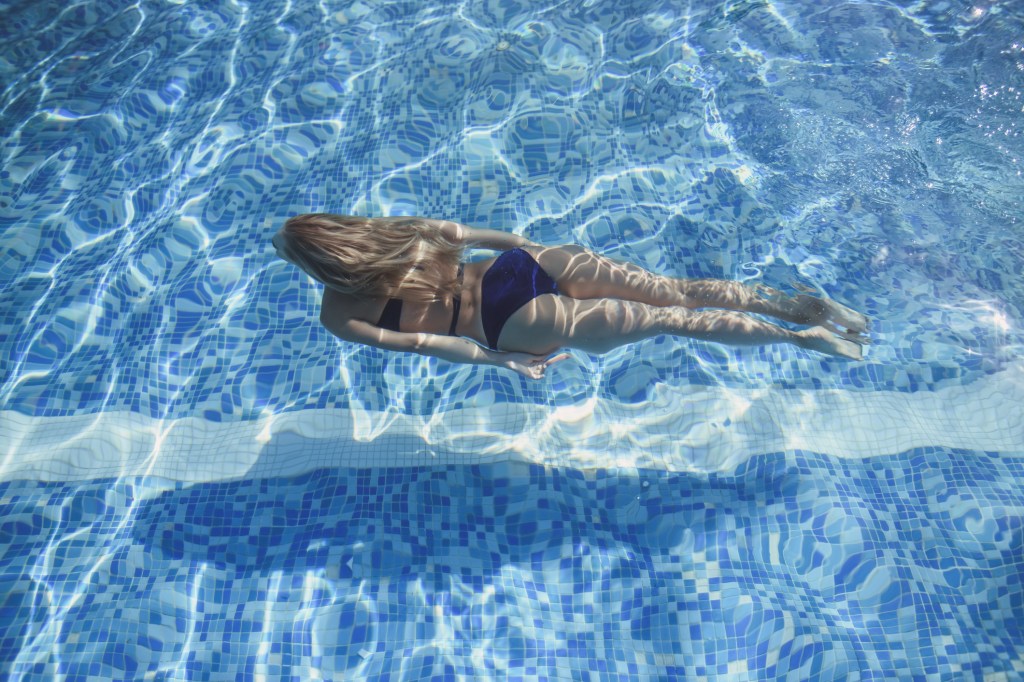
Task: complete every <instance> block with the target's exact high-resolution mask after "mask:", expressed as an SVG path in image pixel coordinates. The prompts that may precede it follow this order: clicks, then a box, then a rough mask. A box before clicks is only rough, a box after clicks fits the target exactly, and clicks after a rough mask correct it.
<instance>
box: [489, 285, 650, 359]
mask: <svg viewBox="0 0 1024 682" xmlns="http://www.w3.org/2000/svg"><path fill="white" fill-rule="evenodd" d="M659 310H660V309H659V308H657V307H653V306H649V305H647V304H644V303H638V302H636V301H623V300H618V299H588V300H579V299H575V298H571V297H569V296H558V295H555V294H544V295H542V296H538V297H537V298H535V299H533V300H532V301H530V302H529V303H527V304H526V305H524V306H523V307H521V308H520V309H519V310H517V311H516V312H514V313H512V315H511V317H509V318H508V321H507V322H505V326H504V327H503V328H502V330H501V334H500V335H499V336H498V350H503V351H519V352H523V353H534V354H537V355H543V354H545V353H552V352H554V351H556V350H558V349H559V348H579V349H581V350H586V351H590V352H595V353H603V352H606V351H608V350H610V349H612V348H615V347H616V346H620V345H623V344H625V343H630V342H632V341H637V340H639V339H642V338H647V337H649V336H652V335H654V334H657V333H659V332H660V330H661V329H662V328H663V327H664V326H665V325H664V316H663V315H659V312H658V311H659Z"/></svg>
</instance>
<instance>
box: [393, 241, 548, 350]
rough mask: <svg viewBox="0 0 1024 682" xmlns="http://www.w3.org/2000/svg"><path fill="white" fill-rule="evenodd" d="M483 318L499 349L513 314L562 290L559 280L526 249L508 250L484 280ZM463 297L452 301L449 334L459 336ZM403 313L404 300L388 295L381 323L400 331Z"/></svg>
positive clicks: (490, 338)
mask: <svg viewBox="0 0 1024 682" xmlns="http://www.w3.org/2000/svg"><path fill="white" fill-rule="evenodd" d="M461 287H462V265H459V288H460V289H461ZM480 293H481V298H482V299H483V300H482V301H481V306H480V308H481V309H480V321H481V322H482V323H483V327H484V336H485V337H486V338H487V346H488V347H489V348H491V349H492V350H498V337H499V336H501V330H502V329H503V328H504V327H505V323H506V322H508V318H510V317H512V314H513V313H514V312H516V311H517V310H519V309H520V308H522V307H523V306H524V305H526V304H527V303H529V302H530V301H532V300H533V299H535V298H537V297H538V296H542V295H544V294H558V284H556V283H555V280H553V279H551V276H550V275H548V273H546V272H544V270H543V269H542V268H541V267H540V265H538V263H537V261H535V260H534V259H533V256H531V255H530V254H529V253H528V252H526V251H524V250H523V249H519V248H516V249H511V250H509V251H506V252H504V253H503V254H501V255H500V256H498V258H497V259H495V261H494V263H492V264H491V267H489V268H487V272H485V273H484V276H483V280H482V281H481V283H480ZM461 306H462V298H461V297H460V296H456V297H455V299H454V301H453V305H452V308H453V309H452V323H451V326H450V327H449V329H448V335H449V336H455V335H456V334H455V325H456V323H457V322H458V320H459V309H460V308H461ZM401 315H402V300H401V299H398V298H392V299H388V302H387V305H385V306H384V312H383V313H382V314H381V316H380V321H378V322H377V326H378V327H383V328H384V329H390V330H392V331H398V320H399V318H400V317H401Z"/></svg>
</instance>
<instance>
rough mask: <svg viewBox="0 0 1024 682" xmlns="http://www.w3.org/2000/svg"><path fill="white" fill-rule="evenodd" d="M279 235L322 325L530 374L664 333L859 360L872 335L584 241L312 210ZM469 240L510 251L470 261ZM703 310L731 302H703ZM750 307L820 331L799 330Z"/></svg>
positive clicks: (856, 317) (827, 313) (363, 338)
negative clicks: (617, 256)
mask: <svg viewBox="0 0 1024 682" xmlns="http://www.w3.org/2000/svg"><path fill="white" fill-rule="evenodd" d="M272 241H273V244H274V247H275V248H276V249H277V253H278V255H279V256H281V257H282V258H284V259H285V260H287V261H289V262H291V263H293V264H295V265H297V266H298V267H300V268H302V269H303V270H304V271H306V272H307V273H308V274H309V275H310V276H312V277H313V278H314V279H316V280H318V281H320V282H321V283H322V284H323V285H324V296H323V302H322V305H321V309H320V321H321V322H322V323H323V325H324V326H325V327H327V329H328V330H330V331H331V333H333V334H334V335H335V336H337V337H339V338H341V339H344V340H346V341H356V342H359V343H365V344H369V345H371V346H376V347H377V348H385V349H387V350H401V351H413V352H416V353H420V354H423V355H432V356H434V357H438V358H443V359H445V360H449V361H451V362H470V363H478V364H489V365H496V366H499V367H507V368H509V369H513V370H515V371H517V372H519V373H520V374H522V375H524V376H527V377H531V378H534V379H539V378H541V377H543V376H544V372H545V370H546V369H547V368H548V367H549V366H551V365H552V364H553V363H555V362H558V361H559V360H563V359H565V358H566V357H568V355H566V354H561V355H557V356H555V357H551V356H552V354H553V353H554V352H555V351H557V350H558V349H560V348H567V347H568V348H579V349H581V350H584V351H588V352H591V353H603V352H605V351H608V350H610V349H612V348H615V347H616V346H621V345H624V344H627V343H631V342H633V341H639V340H641V339H646V338H649V337H652V336H656V335H658V334H675V335H677V336H689V337H692V338H696V339H703V340H706V341H716V342H718V343H725V344H732V345H761V344H770V343H792V344H794V345H797V346H800V347H801V348H807V349H810V350H816V351H819V352H822V353H828V354H830V355H836V356H840V357H846V358H851V359H854V360H859V359H860V358H861V345H862V344H864V343H866V342H867V339H866V338H865V337H864V336H863V333H864V332H865V330H866V329H867V323H868V320H867V318H866V317H865V316H863V315H861V314H860V313H857V312H855V311H853V310H850V309H849V308H847V307H845V306H842V305H839V304H838V303H836V302H834V301H830V300H824V299H818V298H814V297H812V296H804V295H800V296H795V297H790V296H785V295H783V294H781V293H779V292H777V291H774V290H772V289H767V288H761V289H753V288H750V287H747V286H745V285H743V284H740V283H739V282H731V281H726V280H714V279H698V280H686V279H675V278H672V277H664V276H660V275H655V274H653V273H651V272H648V271H646V270H644V269H642V268H639V267H637V266H635V265H631V264H629V263H622V262H618V261H614V260H610V259H608V258H605V257H603V256H599V255H597V254H595V253H592V252H590V251H588V250H586V249H584V248H582V247H579V246H555V247H545V246H541V245H539V244H534V243H532V242H530V241H528V240H526V239H524V238H522V237H519V236H517V235H514V234H509V233H506V232H499V231H497V230H487V229H476V228H472V227H467V226H465V225H460V224H458V223H454V222H446V221H441V220H430V219H426V218H412V217H400V218H358V217H351V216H340V215H332V214H328V213H312V214H307V215H300V216H296V217H294V218H291V219H289V220H288V221H287V222H286V223H285V225H284V227H282V228H281V230H279V231H278V232H277V234H275V235H274V237H273V240H272ZM467 247H469V248H472V247H478V248H487V249H494V250H499V251H503V252H504V253H502V254H501V255H500V256H498V257H497V258H491V259H488V260H481V261H477V262H473V263H462V262H461V261H462V255H463V251H464V249H465V248H467ZM707 307H710V308H725V309H726V310H706V311H700V312H697V311H696V310H695V309H697V308H707ZM744 312H749V313H760V314H762V315H770V316H772V317H776V318H779V319H781V320H785V321H787V322H793V323H796V324H803V325H811V328H809V329H804V330H801V331H790V330H788V329H783V328H782V327H779V326H777V325H774V324H771V323H769V322H765V321H762V320H759V319H755V318H753V317H750V316H749V315H744V314H743V313H744ZM463 337H465V338H463ZM469 339H472V341H470V340H469ZM473 341H475V342H476V343H473Z"/></svg>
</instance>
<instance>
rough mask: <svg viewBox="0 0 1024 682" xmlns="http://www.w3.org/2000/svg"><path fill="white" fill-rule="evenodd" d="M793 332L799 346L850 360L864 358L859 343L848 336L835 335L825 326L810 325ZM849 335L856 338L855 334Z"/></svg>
mask: <svg viewBox="0 0 1024 682" xmlns="http://www.w3.org/2000/svg"><path fill="white" fill-rule="evenodd" d="M795 334H796V335H797V338H798V339H799V341H797V343H798V344H799V346H800V347H801V348H806V349H807V350H816V351H818V352H819V353H826V354H827V355H834V356H836V357H840V358H849V359H850V360H862V359H863V358H864V354H863V353H862V352H861V344H860V343H858V342H856V341H853V340H850V338H844V337H841V336H836V335H835V334H833V333H832V332H831V331H830V330H828V329H827V328H825V327H811V328H810V329H804V330H802V331H798V332H795ZM851 336H852V337H853V338H856V336H855V335H851Z"/></svg>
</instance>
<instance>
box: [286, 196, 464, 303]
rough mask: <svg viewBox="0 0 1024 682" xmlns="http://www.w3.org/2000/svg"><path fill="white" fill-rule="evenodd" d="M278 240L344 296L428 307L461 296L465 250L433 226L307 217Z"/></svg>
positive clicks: (290, 224)
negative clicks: (460, 274)
mask: <svg viewBox="0 0 1024 682" xmlns="http://www.w3.org/2000/svg"><path fill="white" fill-rule="evenodd" d="M278 234H279V235H280V236H281V250H282V251H283V252H284V254H285V256H287V258H288V259H289V260H291V261H292V262H294V263H295V264H296V265H298V266H299V267H300V268H302V269H303V270H305V271H306V272H307V273H308V274H309V275H310V276H312V277H313V278H315V279H317V280H319V281H320V282H321V283H322V284H323V285H324V286H326V287H329V288H331V289H334V290H335V291H338V292H341V293H343V294H349V295H357V296H388V297H392V298H403V299H407V300H410V301H421V302H424V303H426V302H431V301H439V300H446V299H448V298H450V297H452V296H454V295H456V294H457V293H458V283H457V281H456V277H455V273H456V268H457V266H458V264H459V261H460V260H462V252H463V247H462V245H461V244H457V243H455V242H453V241H451V240H450V239H448V237H447V236H445V234H444V233H443V232H441V229H440V227H439V226H438V225H437V223H435V222H434V221H425V220H422V219H419V218H362V217H357V216H344V215H335V214H333V213H307V214H305V215H299V216H295V217H293V218H289V219H288V220H287V221H286V222H285V224H284V227H282V228H281V230H280V231H279V232H278Z"/></svg>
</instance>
